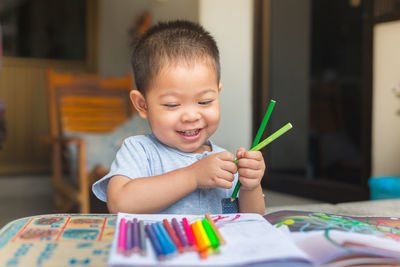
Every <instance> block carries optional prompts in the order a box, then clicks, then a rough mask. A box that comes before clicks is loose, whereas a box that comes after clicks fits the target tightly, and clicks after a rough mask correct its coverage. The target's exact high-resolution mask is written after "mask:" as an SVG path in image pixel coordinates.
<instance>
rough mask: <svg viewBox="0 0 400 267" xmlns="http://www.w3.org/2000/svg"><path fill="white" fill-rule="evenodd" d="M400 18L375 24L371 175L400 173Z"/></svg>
mask: <svg viewBox="0 0 400 267" xmlns="http://www.w3.org/2000/svg"><path fill="white" fill-rule="evenodd" d="M399 44H400V21H396V22H387V23H380V24H377V25H376V26H375V27H374V44H373V46H374V51H373V53H374V55H373V62H374V65H373V111H372V175H373V176H383V175H400V115H396V112H397V110H398V109H399V108H400V101H399V99H398V98H396V97H395V96H394V93H393V87H394V86H396V85H397V84H400V50H399Z"/></svg>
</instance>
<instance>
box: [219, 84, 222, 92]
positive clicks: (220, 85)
mask: <svg viewBox="0 0 400 267" xmlns="http://www.w3.org/2000/svg"><path fill="white" fill-rule="evenodd" d="M221 89H222V83H221V82H220V83H219V85H218V93H221Z"/></svg>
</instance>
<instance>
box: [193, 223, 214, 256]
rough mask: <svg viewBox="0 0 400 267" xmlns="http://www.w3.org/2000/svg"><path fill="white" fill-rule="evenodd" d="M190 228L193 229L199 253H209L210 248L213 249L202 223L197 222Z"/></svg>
mask: <svg viewBox="0 0 400 267" xmlns="http://www.w3.org/2000/svg"><path fill="white" fill-rule="evenodd" d="M190 227H191V228H192V231H193V235H194V240H195V241H196V244H197V248H198V249H199V252H204V251H207V250H208V248H209V247H211V242H210V239H209V238H208V236H207V233H206V231H205V230H204V228H203V224H202V223H201V221H200V220H197V221H195V222H194V223H192V224H191V225H190Z"/></svg>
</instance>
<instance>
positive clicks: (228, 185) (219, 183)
mask: <svg viewBox="0 0 400 267" xmlns="http://www.w3.org/2000/svg"><path fill="white" fill-rule="evenodd" d="M232 181H233V179H232V180H231V181H230V179H229V180H226V179H222V178H220V179H218V180H217V181H216V184H217V186H218V187H222V188H226V189H229V188H232Z"/></svg>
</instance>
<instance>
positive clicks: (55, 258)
mask: <svg viewBox="0 0 400 267" xmlns="http://www.w3.org/2000/svg"><path fill="white" fill-rule="evenodd" d="M326 205H330V206H329V207H328V206H326ZM326 205H303V206H288V207H279V208H276V210H273V209H272V210H267V211H268V213H270V212H274V211H277V210H282V209H285V210H313V211H320V212H327V213H331V214H342V215H350V214H351V215H353V216H391V217H393V216H396V217H400V199H397V200H383V201H365V202H356V203H342V204H337V205H331V204H326ZM329 208H330V209H329ZM389 214H390V215H389ZM115 221H116V215H115V214H48V215H38V216H32V217H26V218H21V219H17V220H14V221H12V222H10V223H8V224H7V225H6V226H4V227H3V228H2V229H0V266H52V267H54V266H60V267H64V266H107V260H108V255H109V253H110V249H111V241H112V238H113V235H114V229H115Z"/></svg>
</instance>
